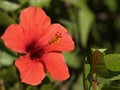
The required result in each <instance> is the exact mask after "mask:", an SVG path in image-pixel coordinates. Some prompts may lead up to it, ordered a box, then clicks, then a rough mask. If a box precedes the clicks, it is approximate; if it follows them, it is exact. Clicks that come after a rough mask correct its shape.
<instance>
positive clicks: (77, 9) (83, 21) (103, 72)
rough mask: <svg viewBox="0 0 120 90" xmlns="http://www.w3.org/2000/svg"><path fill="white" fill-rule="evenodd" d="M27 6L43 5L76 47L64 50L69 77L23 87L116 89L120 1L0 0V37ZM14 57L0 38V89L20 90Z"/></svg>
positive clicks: (118, 89)
mask: <svg viewBox="0 0 120 90" xmlns="http://www.w3.org/2000/svg"><path fill="white" fill-rule="evenodd" d="M28 6H38V7H41V8H43V9H44V10H45V12H46V13H47V15H49V16H50V17H51V19H52V20H51V21H52V23H56V22H57V23H61V24H62V25H64V26H65V27H66V28H67V30H68V32H69V33H70V34H71V35H72V37H73V40H74V42H75V47H76V48H75V50H74V51H73V52H70V53H64V56H65V60H66V63H67V64H68V66H69V70H70V74H71V77H70V78H69V80H67V81H65V82H59V81H55V82H51V83H49V84H45V83H44V84H41V85H39V86H36V87H33V86H29V87H28V89H27V90H79V89H80V90H93V88H92V84H94V85H95V84H97V87H96V88H97V90H115V89H116V90H120V0H0V36H1V35H2V34H3V33H4V31H5V30H6V28H7V27H8V26H9V25H10V24H12V23H19V14H20V12H21V11H22V10H23V9H25V8H26V7H28ZM90 48H94V49H95V51H92V52H91V49H90ZM97 48H106V49H107V50H106V51H105V52H103V51H101V50H102V49H97ZM112 53H113V54H112ZM16 57H17V53H15V52H13V51H11V50H9V49H7V48H6V47H5V46H4V44H3V42H2V40H1V41H0V90H22V84H21V83H20V81H19V76H18V74H17V70H16V68H15V66H14V60H15V59H16ZM95 75H96V76H95ZM96 80H97V81H96Z"/></svg>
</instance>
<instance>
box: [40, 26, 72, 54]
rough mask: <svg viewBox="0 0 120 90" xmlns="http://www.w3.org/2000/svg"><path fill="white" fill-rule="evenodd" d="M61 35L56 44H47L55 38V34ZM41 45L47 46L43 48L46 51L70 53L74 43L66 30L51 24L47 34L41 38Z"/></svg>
mask: <svg viewBox="0 0 120 90" xmlns="http://www.w3.org/2000/svg"><path fill="white" fill-rule="evenodd" d="M57 32H58V33H60V34H61V36H62V37H61V38H59V40H58V41H57V42H53V43H51V44H49V43H50V42H51V41H52V39H54V38H55V37H56V36H55V35H56V33H57ZM40 42H42V43H41V44H44V45H45V44H46V45H47V44H48V45H47V46H46V47H45V50H46V51H54V50H55V51H66V52H67V51H71V50H73V49H74V42H73V40H72V37H71V36H70V35H69V34H68V32H67V30H66V29H65V28H64V27H62V26H61V25H60V24H53V25H51V27H50V28H49V30H48V33H47V34H46V35H44V37H43V38H41V41H40Z"/></svg>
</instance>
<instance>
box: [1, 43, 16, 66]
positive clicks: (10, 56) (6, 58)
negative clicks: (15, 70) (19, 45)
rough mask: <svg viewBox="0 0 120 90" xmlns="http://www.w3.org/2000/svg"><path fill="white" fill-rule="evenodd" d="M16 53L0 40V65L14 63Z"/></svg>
mask: <svg viewBox="0 0 120 90" xmlns="http://www.w3.org/2000/svg"><path fill="white" fill-rule="evenodd" d="M15 58H16V55H15V53H13V52H12V51H10V50H9V49H7V48H6V47H5V46H4V45H3V44H2V43H1V42H0V66H8V65H11V64H12V63H13V61H14V60H15Z"/></svg>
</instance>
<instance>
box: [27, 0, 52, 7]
mask: <svg viewBox="0 0 120 90" xmlns="http://www.w3.org/2000/svg"><path fill="white" fill-rule="evenodd" d="M50 2H51V0H30V1H29V4H30V5H32V6H40V7H44V6H49V4H50Z"/></svg>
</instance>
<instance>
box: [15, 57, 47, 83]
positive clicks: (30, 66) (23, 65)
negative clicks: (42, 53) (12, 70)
mask: <svg viewBox="0 0 120 90" xmlns="http://www.w3.org/2000/svg"><path fill="white" fill-rule="evenodd" d="M15 65H16V67H17V68H18V70H19V71H20V77H21V81H22V82H24V83H26V84H30V85H38V84H40V83H41V81H42V80H43V79H44V77H45V71H44V67H43V65H42V63H40V61H37V60H31V59H30V58H29V57H24V56H21V57H20V58H18V59H17V60H16V61H15Z"/></svg>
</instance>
